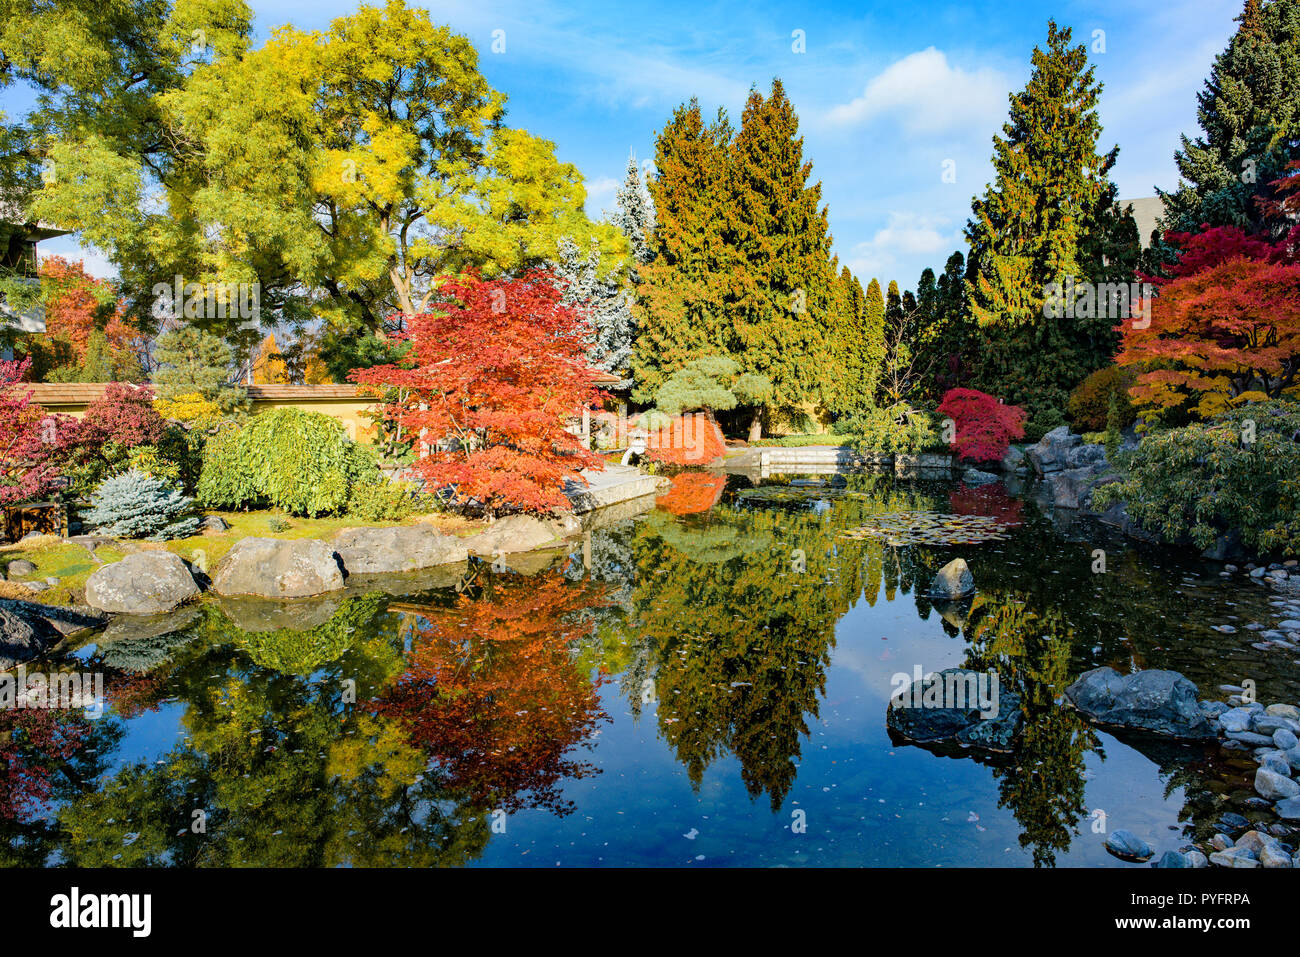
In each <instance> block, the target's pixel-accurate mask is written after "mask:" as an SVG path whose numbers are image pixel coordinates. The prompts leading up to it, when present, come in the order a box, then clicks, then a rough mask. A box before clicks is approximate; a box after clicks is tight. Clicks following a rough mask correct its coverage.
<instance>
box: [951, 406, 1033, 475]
mask: <svg viewBox="0 0 1300 957" xmlns="http://www.w3.org/2000/svg"><path fill="white" fill-rule="evenodd" d="M939 415H941V416H944V417H945V418H949V419H952V421H953V424H954V426H955V430H954V434H953V440H952V447H953V450H954V451H955V452H956V453H957V457H958V458H962V459H966V460H967V461H971V462H995V461H997V460H999V459H1001V458H1002V456H1004V455H1006V453H1007V447H1008V446H1009V445H1010V444H1011V442H1012V441H1013V440H1015V439H1021V438H1024V436H1025V410H1024V409H1022V408H1021V407H1020V406H1018V405H1006V404H1004V403H1002V402H999V401H998V400H997V399H996V398H994V397H993V396H991V395H989V394H988V393H987V392H980V391H978V390H977V389H949V390H948V391H947V392H945V393H944V396H943V402H941V403H940V404H939Z"/></svg>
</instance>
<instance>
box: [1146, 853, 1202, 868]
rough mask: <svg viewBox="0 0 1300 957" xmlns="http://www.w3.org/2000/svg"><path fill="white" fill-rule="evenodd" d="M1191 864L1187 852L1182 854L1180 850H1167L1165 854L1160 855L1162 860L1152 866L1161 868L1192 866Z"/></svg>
mask: <svg viewBox="0 0 1300 957" xmlns="http://www.w3.org/2000/svg"><path fill="white" fill-rule="evenodd" d="M1191 866H1192V865H1191V864H1190V863H1189V862H1188V860H1187V856H1186V855H1185V854H1182V853H1181V852H1179V851H1165V852H1164V854H1162V855H1160V860H1158V861H1156V862H1155V864H1153V865H1152V867H1160V868H1176V867H1191Z"/></svg>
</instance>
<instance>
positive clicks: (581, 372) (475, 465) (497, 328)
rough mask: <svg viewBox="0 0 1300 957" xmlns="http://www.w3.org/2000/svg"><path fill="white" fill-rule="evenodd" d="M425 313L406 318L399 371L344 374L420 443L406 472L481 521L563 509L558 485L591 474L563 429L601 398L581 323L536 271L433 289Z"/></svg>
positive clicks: (586, 454)
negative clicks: (434, 296) (435, 298)
mask: <svg viewBox="0 0 1300 957" xmlns="http://www.w3.org/2000/svg"><path fill="white" fill-rule="evenodd" d="M440 293H441V299H440V301H439V302H437V303H436V304H435V305H434V308H435V309H436V310H437V311H435V312H426V313H420V314H418V315H411V316H407V317H406V325H407V329H406V331H405V332H403V333H400V336H401V337H402V338H405V339H408V340H409V341H410V343H411V351H410V352H409V353H408V354H407V355H406V357H405V358H404V359H403V360H402V362H401V363H398V364H389V365H381V366H374V367H372V368H369V369H354V370H353V371H352V372H351V373H350V374H349V378H351V379H352V380H353V381H354V382H358V383H361V384H363V385H366V386H369V387H371V389H372V391H373V392H374V393H376V394H380V395H383V394H385V393H388V394H395V395H397V396H398V398H397V399H396V400H394V401H390V402H388V403H387V404H386V405H385V406H384V409H383V415H384V418H385V419H386V420H387V421H389V422H391V423H393V424H394V425H395V426H396V427H398V428H399V429H400V430H401V432H402V433H404V434H406V435H414V436H420V437H421V441H419V442H418V443H417V446H416V454H417V456H418V458H417V460H416V463H415V466H414V467H415V469H416V470H417V471H418V472H419V473H420V474H421V475H422V476H423V477H424V478H425V479H426V480H427V481H428V482H429V483H430V484H432V485H434V486H437V487H443V486H450V487H451V488H452V489H454V495H455V499H456V501H457V502H458V503H460V504H471V503H472V504H474V505H476V506H478V507H481V508H483V509H484V510H486V511H488V512H499V511H528V512H547V511H552V510H566V509H568V508H569V500H568V499H567V498H566V497H565V495H564V492H563V487H564V484H565V483H566V482H568V481H576V482H579V483H582V482H583V481H584V480H583V479H582V478H581V476H580V475H579V474H578V473H579V471H580V470H581V469H583V468H594V469H599V468H603V467H604V464H603V460H602V459H601V458H600V456H598V455H596V454H595V453H594V452H591V451H590V450H588V449H587V448H586V447H585V446H584V445H583V444H582V442H581V440H580V439H579V438H578V437H577V436H576V435H574V434H573V433H571V432H569V431H568V428H567V426H568V425H569V424H570V422H571V421H572V420H573V419H574V417H575V416H576V415H579V414H580V413H581V410H582V409H584V408H587V409H590V408H594V407H596V405H597V403H598V402H599V400H600V399H601V397H602V393H601V391H600V390H599V389H598V388H597V387H596V385H595V383H594V379H595V372H594V371H593V370H592V369H590V368H589V367H588V365H587V362H586V352H587V344H586V340H585V334H586V331H587V330H586V326H585V324H584V322H583V320H582V318H581V317H580V316H579V314H578V313H577V312H576V311H574V310H573V309H570V308H569V307H568V306H565V305H564V304H563V303H561V302H560V293H559V291H558V290H557V289H556V288H555V285H554V283H553V280H552V279H551V277H550V276H549V275H547V274H546V273H541V272H533V273H529V274H527V275H525V276H522V277H520V278H516V279H497V280H491V281H486V280H482V279H479V278H478V277H477V276H473V275H467V276H464V277H461V278H460V279H458V280H456V281H453V282H449V283H446V284H444V285H443V286H442V287H441V289H440Z"/></svg>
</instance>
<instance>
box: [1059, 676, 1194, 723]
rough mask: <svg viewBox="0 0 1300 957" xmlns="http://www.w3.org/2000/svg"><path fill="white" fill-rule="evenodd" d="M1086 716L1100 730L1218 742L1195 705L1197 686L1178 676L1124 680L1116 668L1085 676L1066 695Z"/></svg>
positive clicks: (1128, 678)
mask: <svg viewBox="0 0 1300 957" xmlns="http://www.w3.org/2000/svg"><path fill="white" fill-rule="evenodd" d="M1065 695H1066V697H1067V698H1068V699H1069V700H1070V702H1071V703H1072V704H1073V705H1074V706H1075V707H1076V708H1078V709H1079V710H1080V711H1081V712H1083V713H1084V714H1085V715H1087V716H1088V717H1089V718H1091V719H1092V720H1093V721H1097V722H1099V723H1101V724H1109V725H1118V726H1119V727H1123V728H1132V729H1138V730H1143V731H1152V732H1155V733H1156V734H1164V735H1168V736H1171V737H1176V738H1191V739H1208V738H1215V737H1218V734H1217V732H1216V731H1215V729H1214V726H1213V725H1212V724H1211V723H1210V720H1209V719H1208V718H1207V717H1206V716H1205V713H1204V712H1203V711H1201V709H1200V706H1199V705H1198V704H1197V701H1196V685H1194V684H1192V682H1190V681H1189V680H1187V678H1185V677H1183V676H1182V675H1180V674H1179V673H1178V672H1176V671H1163V670H1156V669H1150V670H1146V671H1135V672H1134V673H1132V674H1130V675H1121V674H1120V673H1119V672H1117V671H1116V670H1115V669H1114V668H1109V667H1103V668H1094V669H1093V670H1092V671H1088V672H1085V673H1084V674H1082V675H1080V676H1079V679H1078V680H1077V681H1076V682H1075V683H1074V684H1072V685H1070V687H1069V688H1067V689H1066V691H1065Z"/></svg>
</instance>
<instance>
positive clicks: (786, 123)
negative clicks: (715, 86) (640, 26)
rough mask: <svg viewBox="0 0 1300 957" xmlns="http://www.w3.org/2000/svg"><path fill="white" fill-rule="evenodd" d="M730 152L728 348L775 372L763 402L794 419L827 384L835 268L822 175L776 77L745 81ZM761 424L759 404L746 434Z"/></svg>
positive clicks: (745, 363)
mask: <svg viewBox="0 0 1300 957" xmlns="http://www.w3.org/2000/svg"><path fill="white" fill-rule="evenodd" d="M731 161H732V175H731V198H730V211H729V217H728V230H729V238H730V241H731V243H732V245H733V247H734V249H735V252H736V259H735V269H734V271H733V272H732V273H731V274H730V276H728V285H729V290H728V293H729V316H730V325H731V334H732V337H733V339H732V350H731V355H732V357H733V358H735V359H736V360H737V361H739V362H740V363H741V366H742V367H743V368H744V369H745V371H746V372H753V373H757V374H759V375H765V376H767V377H768V378H769V379H770V380H771V381H772V385H773V392H772V399H771V401H770V405H769V406H768V407H767V412H768V413H769V414H774V415H776V416H779V417H781V418H784V419H786V420H787V421H790V422H793V423H799V422H802V421H806V420H807V419H808V418H809V417H810V416H811V414H812V412H813V410H814V409H815V407H816V406H818V405H820V404H822V403H823V402H824V401H825V399H826V398H827V397H828V395H829V394H830V392H831V391H832V390H833V383H832V382H830V381H828V372H829V371H830V369H831V316H830V312H831V299H832V290H831V286H832V283H833V282H834V280H835V276H834V274H833V273H832V271H831V257H830V247H831V237H830V230H829V225H828V222H827V218H826V208H825V207H824V206H822V204H821V184H820V183H812V184H810V183H809V176H810V175H811V173H812V163H810V162H806V161H805V160H804V155H803V138H802V137H801V136H799V121H798V118H797V117H796V116H795V111H794V107H793V106H792V105H791V103H790V100H789V99H788V98H787V97H786V95H785V89H784V88H783V87H782V85H781V81H780V80H773V81H772V89H771V92H770V93H769V94H768V96H766V97H765V96H763V95H762V94H761V93H759V92H758V91H757V90H751V91H750V94H749V100H748V102H747V103H746V104H745V112H744V115H743V116H742V118H741V123H740V131H739V133H738V134H737V136H736V139H735V142H734V143H733V145H732V149H731ZM761 428H762V420H761V415H760V414H759V413H756V414H755V416H754V420H753V421H752V422H751V425H750V438H751V440H753V439H757V438H759V437H760V436H761V434H762V433H761Z"/></svg>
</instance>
